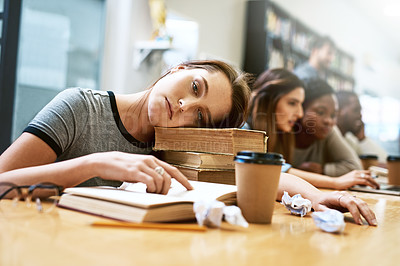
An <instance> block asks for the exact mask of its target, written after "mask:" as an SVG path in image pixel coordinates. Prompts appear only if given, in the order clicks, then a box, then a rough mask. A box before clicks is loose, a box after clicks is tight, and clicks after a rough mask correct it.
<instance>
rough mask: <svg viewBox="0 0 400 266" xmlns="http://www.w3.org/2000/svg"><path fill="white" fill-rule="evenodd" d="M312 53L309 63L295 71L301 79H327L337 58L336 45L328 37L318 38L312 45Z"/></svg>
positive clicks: (301, 65)
mask: <svg viewBox="0 0 400 266" xmlns="http://www.w3.org/2000/svg"><path fill="white" fill-rule="evenodd" d="M310 48H311V52H310V56H309V58H308V61H306V62H304V63H303V64H300V65H299V66H297V67H296V68H295V69H294V73H295V74H296V75H297V77H299V78H300V79H308V78H321V79H326V70H327V69H328V68H329V66H330V65H331V63H332V60H333V58H334V56H335V44H334V42H333V41H332V39H331V38H329V37H328V36H323V37H318V38H315V39H314V40H313V42H312V43H311V47H310Z"/></svg>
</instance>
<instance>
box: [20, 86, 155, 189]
mask: <svg viewBox="0 0 400 266" xmlns="http://www.w3.org/2000/svg"><path fill="white" fill-rule="evenodd" d="M24 132H29V133H32V134H34V135H36V136H37V137H39V138H41V139H42V140H43V141H44V142H46V143H47V144H48V145H49V146H50V147H51V148H52V149H53V150H54V151H55V152H56V154H57V161H64V160H68V159H72V158H76V157H80V156H84V155H87V154H91V153H96V152H106V151H121V152H128V153H135V154H149V153H150V152H151V148H152V143H143V142H139V141H138V140H136V139H135V138H133V137H132V136H131V135H130V134H129V133H128V132H127V130H126V129H125V127H124V126H123V124H122V122H121V120H120V116H119V113H118V110H117V106H116V102H115V96H114V94H113V93H112V92H110V91H108V92H106V91H96V90H90V89H81V88H71V89H66V90H64V91H62V92H60V93H59V94H58V95H57V96H56V97H55V98H54V99H53V100H52V101H51V102H50V103H48V104H47V105H46V106H45V107H44V108H43V109H42V110H41V111H40V112H39V113H38V114H37V115H36V117H35V118H34V119H33V120H32V121H31V122H30V123H29V125H28V127H27V128H26V129H25V130H24ZM119 184H121V182H115V181H109V180H108V181H107V180H103V179H101V178H98V177H96V178H92V179H90V180H87V181H86V182H83V183H82V184H81V185H85V186H95V185H112V186H118V185H119Z"/></svg>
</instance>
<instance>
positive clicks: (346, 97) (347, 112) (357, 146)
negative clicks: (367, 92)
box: [336, 91, 388, 164]
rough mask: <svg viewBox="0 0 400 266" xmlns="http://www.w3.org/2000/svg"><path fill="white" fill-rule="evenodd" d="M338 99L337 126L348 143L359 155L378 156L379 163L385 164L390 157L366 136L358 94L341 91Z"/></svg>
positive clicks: (337, 94) (338, 93)
mask: <svg viewBox="0 0 400 266" xmlns="http://www.w3.org/2000/svg"><path fill="white" fill-rule="evenodd" d="M336 97H337V99H338V104H339V111H338V116H337V126H338V128H339V129H340V132H341V133H342V135H343V136H344V137H345V139H346V141H347V142H348V143H349V144H350V146H351V147H352V148H353V149H354V150H355V151H356V153H357V154H358V155H363V154H373V155H377V156H378V160H379V162H380V163H381V164H385V163H386V158H387V155H388V154H387V153H386V151H385V150H384V149H383V148H382V147H380V146H379V145H378V144H377V143H375V142H374V141H373V140H371V139H370V138H368V137H367V136H365V131H364V123H363V121H362V116H361V104H360V101H359V99H358V96H357V94H356V93H354V92H350V91H339V92H337V93H336Z"/></svg>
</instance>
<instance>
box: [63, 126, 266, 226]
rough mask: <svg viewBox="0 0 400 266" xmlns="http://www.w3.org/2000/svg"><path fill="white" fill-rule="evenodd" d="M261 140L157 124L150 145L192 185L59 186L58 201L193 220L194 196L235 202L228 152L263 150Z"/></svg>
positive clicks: (130, 218) (105, 213)
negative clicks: (151, 188) (164, 189)
mask: <svg viewBox="0 0 400 266" xmlns="http://www.w3.org/2000/svg"><path fill="white" fill-rule="evenodd" d="M266 144H267V136H266V133H265V132H264V131H255V130H245V129H202V128H161V127H158V128H156V129H155V146H154V149H155V150H156V151H157V152H160V153H161V158H162V159H164V160H165V161H167V162H170V163H172V164H174V165H175V166H177V167H178V169H179V170H180V171H181V172H182V173H183V174H184V175H186V176H187V178H188V179H189V182H190V183H191V184H192V186H193V188H194V189H193V190H189V191H188V190H186V189H185V188H184V187H183V186H182V185H181V184H179V183H178V182H177V181H176V180H174V179H173V180H172V185H171V188H170V190H169V192H168V194H167V195H159V194H154V193H146V186H145V185H144V184H143V183H124V184H123V186H121V187H120V188H113V187H75V188H67V189H66V190H65V191H64V194H63V195H62V196H61V198H60V201H59V206H60V207H63V208H68V209H72V210H76V211H80V212H85V213H90V214H94V215H98V216H102V217H107V218H112V219H116V220H121V221H125V222H134V223H143V222H153V223H154V222H173V221H184V220H193V219H194V218H195V214H194V212H193V204H194V202H196V201H199V200H207V201H209V200H212V199H217V200H220V201H222V202H224V203H225V204H226V205H232V204H235V202H236V186H234V184H235V170H234V156H235V155H236V154H237V153H238V152H239V151H242V150H253V151H259V152H265V151H266ZM199 181H203V182H199Z"/></svg>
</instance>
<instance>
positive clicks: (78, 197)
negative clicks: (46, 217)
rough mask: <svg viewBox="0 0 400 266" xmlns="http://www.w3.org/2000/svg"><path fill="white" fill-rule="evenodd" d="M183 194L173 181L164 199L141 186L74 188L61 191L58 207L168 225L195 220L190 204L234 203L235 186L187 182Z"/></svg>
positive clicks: (129, 184)
mask: <svg viewBox="0 0 400 266" xmlns="http://www.w3.org/2000/svg"><path fill="white" fill-rule="evenodd" d="M189 182H190V183H191V184H192V186H193V188H194V189H193V190H186V188H184V187H183V186H182V185H181V184H180V183H178V182H177V181H176V180H175V179H172V185H171V189H170V190H169V192H168V194H167V195H160V194H153V193H146V185H144V184H143V183H124V185H125V186H124V189H118V188H114V187H74V188H67V189H65V190H64V194H63V195H62V196H61V197H60V201H59V203H58V206H60V207H63V208H67V209H72V210H76V211H80V212H85V213H90V214H94V215H98V216H102V217H107V218H112V219H116V220H121V221H127V222H135V223H141V222H172V221H185V220H193V219H195V214H194V212H193V203H194V202H196V201H199V200H213V199H217V200H220V201H222V202H224V203H225V204H227V205H232V204H235V203H236V186H232V185H224V184H214V183H207V182H196V181H189Z"/></svg>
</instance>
